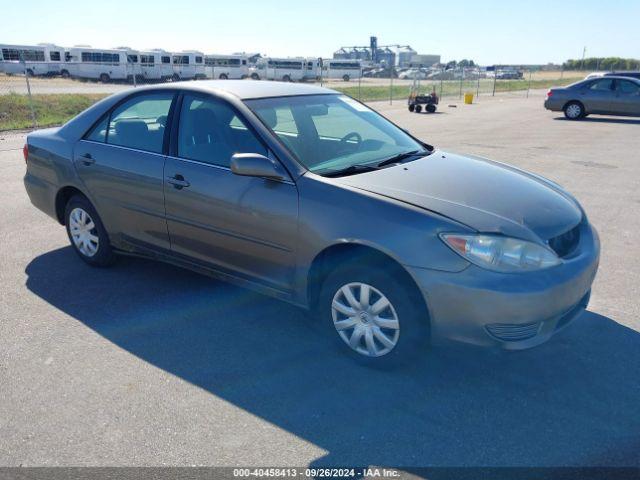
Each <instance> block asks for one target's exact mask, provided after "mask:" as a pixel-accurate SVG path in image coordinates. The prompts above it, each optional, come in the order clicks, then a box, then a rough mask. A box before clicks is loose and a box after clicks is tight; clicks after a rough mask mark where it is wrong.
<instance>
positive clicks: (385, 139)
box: [246, 95, 428, 175]
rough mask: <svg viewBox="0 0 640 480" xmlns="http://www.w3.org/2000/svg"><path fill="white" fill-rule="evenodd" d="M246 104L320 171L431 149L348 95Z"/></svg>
mask: <svg viewBox="0 0 640 480" xmlns="http://www.w3.org/2000/svg"><path fill="white" fill-rule="evenodd" d="M246 104H247V105H248V106H249V108H251V109H252V110H253V112H255V114H256V115H257V116H258V117H259V118H260V120H262V122H263V123H264V124H265V125H266V126H267V127H269V128H270V129H271V130H272V131H273V132H274V133H275V134H276V135H277V136H278V138H280V140H281V141H282V143H284V144H285V145H286V146H287V147H288V148H289V150H290V151H291V152H292V153H293V154H294V155H295V156H296V157H297V158H298V160H299V161H300V163H302V164H303V165H304V166H305V167H306V168H308V169H309V170H310V171H312V172H314V173H318V174H320V175H324V174H330V173H331V172H336V171H341V170H344V169H347V168H349V167H352V166H354V165H357V166H362V165H375V164H377V163H380V162H383V161H385V160H388V159H390V158H393V157H396V156H398V155H402V154H408V153H415V154H420V153H424V154H426V153H428V151H427V150H426V149H425V147H424V146H423V145H422V144H420V143H418V142H416V141H415V140H413V139H412V138H411V137H410V136H409V135H407V134H406V133H405V132H404V131H402V130H401V129H400V128H398V127H396V126H395V125H393V124H392V123H390V122H389V121H387V120H385V119H384V118H383V117H382V116H380V115H379V114H377V113H376V112H374V111H373V110H371V109H369V108H368V107H366V106H365V105H362V104H361V103H359V102H357V101H355V100H353V99H351V98H350V97H347V96H344V95H303V96H295V97H274V98H264V99H259V100H247V101H246Z"/></svg>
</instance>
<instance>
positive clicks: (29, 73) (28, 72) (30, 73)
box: [27, 68, 34, 77]
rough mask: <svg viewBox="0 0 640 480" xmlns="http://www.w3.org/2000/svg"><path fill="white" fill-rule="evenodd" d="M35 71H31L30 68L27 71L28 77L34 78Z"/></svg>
mask: <svg viewBox="0 0 640 480" xmlns="http://www.w3.org/2000/svg"><path fill="white" fill-rule="evenodd" d="M33 76H34V74H33V70H31V69H30V68H28V69H27V77H33Z"/></svg>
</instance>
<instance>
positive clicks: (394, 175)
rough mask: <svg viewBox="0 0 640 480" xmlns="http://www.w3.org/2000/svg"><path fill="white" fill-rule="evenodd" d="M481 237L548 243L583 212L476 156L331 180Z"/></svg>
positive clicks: (531, 178)
mask: <svg viewBox="0 0 640 480" xmlns="http://www.w3.org/2000/svg"><path fill="white" fill-rule="evenodd" d="M333 180H335V181H337V182H338V183H340V184H342V185H346V186H349V187H353V188H357V189H361V190H366V191H368V192H371V193H375V194H378V195H383V196H385V197H389V198H392V199H395V200H399V201H402V202H405V203H407V204H410V205H414V206H417V207H420V208H424V209H426V210H429V211H432V212H435V213H437V214H440V215H443V216H446V217H449V218H451V219H453V220H455V221H457V222H459V223H463V224H465V225H466V226H468V227H471V228H472V229H475V230H477V231H479V232H485V233H501V234H504V235H508V236H513V237H518V238H524V239H528V240H533V241H536V240H543V241H544V240H548V239H549V238H552V237H555V236H556V235H560V234H561V233H564V232H566V231H568V230H569V229H571V228H573V227H574V226H576V225H577V224H578V223H580V221H581V219H582V210H581V208H580V206H579V205H578V204H577V202H576V201H575V200H574V199H573V197H571V196H570V195H569V194H567V193H566V192H565V191H564V190H563V189H562V188H560V187H559V186H558V185H556V184H554V183H552V182H550V181H548V180H546V179H543V178H541V177H538V176H536V175H533V174H530V173H527V172H524V171H522V170H519V169H517V168H515V167H511V166H508V165H505V164H502V163H498V162H494V161H491V160H487V159H484V158H480V157H470V156H462V155H455V154H451V153H447V152H442V151H435V152H433V153H432V154H431V155H429V156H428V157H423V158H420V159H418V160H415V161H413V162H408V163H404V164H401V165H397V166H393V167H389V168H384V169H381V170H376V171H373V172H368V173H363V174H359V175H352V176H346V177H340V178H334V179H333Z"/></svg>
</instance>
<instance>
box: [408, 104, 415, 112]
mask: <svg viewBox="0 0 640 480" xmlns="http://www.w3.org/2000/svg"><path fill="white" fill-rule="evenodd" d="M415 109H416V106H415V105H414V104H413V103H410V104H409V111H410V112H413V111H414V110H415Z"/></svg>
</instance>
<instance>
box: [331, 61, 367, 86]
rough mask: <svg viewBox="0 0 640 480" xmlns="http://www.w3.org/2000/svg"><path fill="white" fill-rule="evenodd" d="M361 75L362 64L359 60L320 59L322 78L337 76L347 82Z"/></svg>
mask: <svg viewBox="0 0 640 480" xmlns="http://www.w3.org/2000/svg"><path fill="white" fill-rule="evenodd" d="M361 75H362V64H361V63H360V61H359V60H342V59H335V58H327V59H324V60H323V61H322V78H329V79H332V78H337V79H342V80H344V81H345V82H348V81H349V80H352V79H354V80H357V79H359V78H360V77H361Z"/></svg>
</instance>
